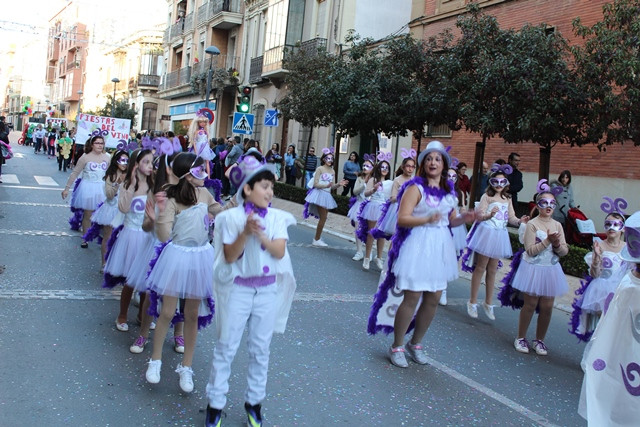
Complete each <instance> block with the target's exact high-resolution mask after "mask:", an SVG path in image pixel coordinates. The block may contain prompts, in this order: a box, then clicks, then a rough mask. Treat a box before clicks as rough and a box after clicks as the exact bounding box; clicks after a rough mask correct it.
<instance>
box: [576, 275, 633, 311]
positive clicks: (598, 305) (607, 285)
mask: <svg viewBox="0 0 640 427" xmlns="http://www.w3.org/2000/svg"><path fill="white" fill-rule="evenodd" d="M623 277H624V272H623V273H622V274H614V275H612V276H611V277H609V278H608V279H603V278H600V277H598V278H596V279H593V280H592V281H591V283H589V286H587V289H586V290H585V291H584V294H583V296H582V303H581V304H580V308H582V310H586V311H591V312H596V313H597V312H601V311H603V310H604V302H605V300H606V299H607V297H608V296H609V294H611V293H615V291H616V288H617V287H618V285H619V284H620V280H622V278H623Z"/></svg>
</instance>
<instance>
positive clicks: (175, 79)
mask: <svg viewBox="0 0 640 427" xmlns="http://www.w3.org/2000/svg"><path fill="white" fill-rule="evenodd" d="M190 78H191V67H184V68H180V69H179V70H175V71H172V72H170V73H167V74H166V75H165V77H164V82H163V83H162V84H161V85H160V90H168V89H174V88H177V87H180V86H184V85H188V84H189V79H190Z"/></svg>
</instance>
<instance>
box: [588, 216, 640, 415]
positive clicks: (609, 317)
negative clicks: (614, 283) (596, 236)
mask: <svg viewBox="0 0 640 427" xmlns="http://www.w3.org/2000/svg"><path fill="white" fill-rule="evenodd" d="M624 234H625V236H626V239H627V245H626V246H625V248H624V249H622V252H621V253H620V257H621V258H622V260H623V261H625V262H627V263H629V265H630V268H631V270H630V271H629V272H628V273H627V274H626V275H625V276H624V277H623V278H622V280H621V281H620V284H619V285H618V287H617V288H616V292H615V296H613V298H612V299H611V300H610V303H609V304H608V306H607V307H605V312H606V314H605V315H604V316H603V317H602V319H600V323H598V327H597V328H596V331H595V332H594V333H593V337H592V338H591V341H589V342H588V343H587V346H586V348H585V350H584V355H583V357H582V363H581V364H580V365H581V366H582V370H583V371H584V379H583V381H582V392H581V393H580V403H579V405H578V413H579V414H580V415H581V416H582V417H583V418H584V419H586V420H587V422H588V424H589V426H607V427H609V426H637V425H638V420H639V419H640V405H638V398H639V397H640V383H639V382H638V375H640V361H639V360H638V357H639V355H640V212H636V213H634V214H633V215H631V216H630V217H629V218H628V219H627V221H626V223H625V229H624Z"/></svg>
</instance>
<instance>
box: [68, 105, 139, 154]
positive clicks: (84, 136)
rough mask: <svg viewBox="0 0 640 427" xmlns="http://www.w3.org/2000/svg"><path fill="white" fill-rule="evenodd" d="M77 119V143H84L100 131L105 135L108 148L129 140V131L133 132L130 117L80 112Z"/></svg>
mask: <svg viewBox="0 0 640 427" xmlns="http://www.w3.org/2000/svg"><path fill="white" fill-rule="evenodd" d="M77 120H78V130H77V132H76V144H82V145H84V143H85V142H86V141H87V140H88V139H89V138H90V137H91V135H95V134H96V133H98V132H100V133H101V135H102V136H103V137H104V142H105V146H106V147H107V148H116V146H117V145H118V144H119V143H120V142H122V141H125V142H128V141H129V133H130V132H131V120H129V119H116V118H113V117H102V116H92V115H91V114H84V113H80V114H78V116H77Z"/></svg>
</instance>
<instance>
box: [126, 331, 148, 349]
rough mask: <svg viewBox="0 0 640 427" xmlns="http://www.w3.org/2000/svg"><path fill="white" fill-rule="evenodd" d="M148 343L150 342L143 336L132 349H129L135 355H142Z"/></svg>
mask: <svg viewBox="0 0 640 427" xmlns="http://www.w3.org/2000/svg"><path fill="white" fill-rule="evenodd" d="M148 342H149V340H148V339H146V338H145V337H143V336H142V335H141V336H139V337H138V338H137V339H136V340H135V342H134V343H133V344H132V345H131V347H129V351H130V352H131V353H133V354H140V353H142V352H143V351H144V346H145V345H147V343H148Z"/></svg>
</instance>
